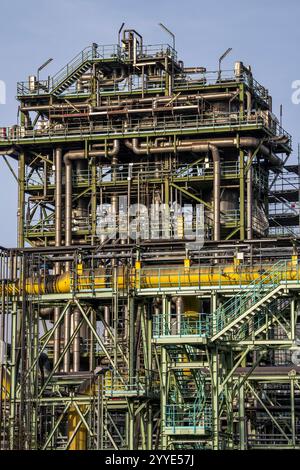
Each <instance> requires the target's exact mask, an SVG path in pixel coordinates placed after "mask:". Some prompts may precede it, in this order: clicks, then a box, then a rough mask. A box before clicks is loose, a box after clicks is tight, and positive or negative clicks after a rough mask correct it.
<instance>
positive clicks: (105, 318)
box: [104, 305, 110, 344]
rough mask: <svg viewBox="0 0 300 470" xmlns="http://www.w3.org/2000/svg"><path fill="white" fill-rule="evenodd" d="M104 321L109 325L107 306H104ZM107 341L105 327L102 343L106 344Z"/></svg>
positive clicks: (107, 335) (107, 336)
mask: <svg viewBox="0 0 300 470" xmlns="http://www.w3.org/2000/svg"><path fill="white" fill-rule="evenodd" d="M104 321H105V323H106V324H107V325H109V324H110V309H109V305H105V306H104ZM108 340H109V334H108V330H107V328H106V327H104V343H105V344H107V343H108Z"/></svg>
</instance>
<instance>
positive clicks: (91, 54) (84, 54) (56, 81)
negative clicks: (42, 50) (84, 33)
mask: <svg viewBox="0 0 300 470" xmlns="http://www.w3.org/2000/svg"><path fill="white" fill-rule="evenodd" d="M100 57H101V55H100V53H99V52H98V50H97V48H96V47H95V46H93V45H91V46H87V47H85V48H84V49H82V50H81V51H80V52H79V53H78V54H76V56H75V57H73V59H71V60H70V62H68V63H67V65H65V66H64V67H62V68H61V69H60V70H59V71H58V72H57V73H56V74H55V75H53V77H52V78H51V85H52V86H51V90H55V88H57V87H58V86H59V85H60V83H62V82H63V81H65V80H66V79H67V77H68V76H70V75H71V74H72V73H73V72H74V71H75V70H76V69H78V67H80V66H81V65H83V64H84V63H85V62H87V61H88V60H93V59H98V58H100Z"/></svg>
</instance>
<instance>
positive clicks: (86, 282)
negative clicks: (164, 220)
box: [0, 261, 299, 307]
mask: <svg viewBox="0 0 300 470" xmlns="http://www.w3.org/2000/svg"><path fill="white" fill-rule="evenodd" d="M272 267H273V264H272V263H271V262H270V263H269V264H266V265H263V268H264V270H265V271H266V273H268V271H269V270H271V269H272ZM281 275H282V279H283V280H294V281H297V280H298V279H299V266H298V264H296V263H295V262H294V261H286V267H285V270H284V271H282V272H281ZM261 276H262V265H261V264H259V263H258V265H257V266H255V265H254V266H252V267H250V266H249V267H248V266H245V267H244V268H243V270H242V271H241V269H240V267H237V266H236V265H234V264H228V265H225V266H215V267H214V266H203V267H201V268H200V269H199V266H196V267H191V268H189V269H186V268H184V267H183V266H168V267H167V266H166V268H164V269H161V266H158V267H157V268H155V267H153V268H152V269H148V268H147V269H141V270H140V271H135V270H134V269H132V270H129V271H128V272H123V268H120V269H118V270H117V286H118V288H119V289H124V288H128V287H130V288H138V289H139V288H142V289H147V288H154V287H155V288H157V287H161V288H162V287H166V288H168V287H178V283H179V280H180V285H181V286H182V287H184V286H199V285H200V286H202V287H204V286H211V285H212V286H218V285H220V283H222V284H224V285H226V286H227V285H228V286H231V285H240V284H241V283H242V284H248V283H249V282H252V281H254V280H256V279H260V278H261ZM91 285H93V286H94V289H96V290H97V289H98V290H99V289H104V288H109V287H111V282H110V281H109V280H108V279H107V273H106V271H105V269H97V270H95V271H88V270H85V271H84V272H83V275H82V276H78V279H77V289H78V291H79V292H80V291H85V292H86V291H87V290H89V289H91ZM3 290H4V291H5V292H6V293H7V295H8V296H12V295H16V294H17V293H22V282H20V281H19V283H16V282H11V283H8V284H6V285H5V286H4V289H3ZM25 290H26V293H27V294H30V295H43V294H46V293H47V294H49V293H54V294H66V293H71V292H72V275H71V273H70V272H65V273H63V274H61V275H60V276H47V277H46V278H45V279H40V278H28V279H26V285H25ZM0 293H2V288H1V286H0ZM156 306H157V307H158V306H159V303H158V302H157V303H156V304H155V307H156Z"/></svg>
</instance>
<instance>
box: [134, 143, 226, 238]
mask: <svg viewBox="0 0 300 470" xmlns="http://www.w3.org/2000/svg"><path fill="white" fill-rule="evenodd" d="M125 145H126V146H127V147H128V148H130V149H131V150H132V151H133V152H134V153H135V154H137V155H144V154H148V153H154V154H155V153H166V152H174V151H178V152H187V151H190V152H209V151H211V154H212V158H213V162H214V187H213V211H214V218H213V220H214V240H215V241H218V240H219V239H220V186H221V167H220V155H219V150H218V148H217V146H216V145H212V144H211V142H208V143H197V142H187V143H186V144H184V145H183V142H182V143H180V144H178V145H176V146H173V145H169V144H167V145H164V143H162V145H160V146H148V145H147V144H146V145H144V146H143V144H142V145H139V142H138V139H132V142H130V141H128V140H127V141H125Z"/></svg>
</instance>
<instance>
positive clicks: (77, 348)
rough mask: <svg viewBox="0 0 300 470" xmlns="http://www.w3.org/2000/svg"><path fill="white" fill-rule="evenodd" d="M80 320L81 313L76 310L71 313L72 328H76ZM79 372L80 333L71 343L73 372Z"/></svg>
mask: <svg viewBox="0 0 300 470" xmlns="http://www.w3.org/2000/svg"><path fill="white" fill-rule="evenodd" d="M80 320H81V312H80V310H79V309H78V308H75V309H74V311H73V328H74V330H75V329H76V328H77V326H78V325H79V323H80ZM79 371H80V331H78V332H77V333H76V335H75V338H74V342H73V372H79Z"/></svg>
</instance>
